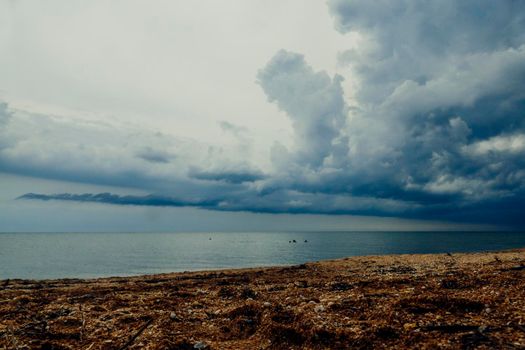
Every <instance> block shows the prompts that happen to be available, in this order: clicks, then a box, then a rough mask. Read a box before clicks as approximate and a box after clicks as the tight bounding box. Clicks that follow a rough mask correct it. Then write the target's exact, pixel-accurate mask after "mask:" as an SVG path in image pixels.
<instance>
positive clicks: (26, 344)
mask: <svg viewBox="0 0 525 350" xmlns="http://www.w3.org/2000/svg"><path fill="white" fill-rule="evenodd" d="M348 348H351V349H372V348H373V349H404V348H413V349H525V250H524V249H521V250H512V251H504V252H490V253H472V254H430V255H389V256H366V257H353V258H347V259H341V260H332V261H322V262H314V263H308V264H304V265H297V266H289V267H272V268H257V269H240V270H221V271H211V272H187V273H173V274H162V275H150V276H138V277H115V278H102V279H89V280H79V279H64V280H45V281H33V280H3V281H0V349H91V350H96V349H348Z"/></svg>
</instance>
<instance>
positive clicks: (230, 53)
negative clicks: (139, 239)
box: [0, 0, 525, 231]
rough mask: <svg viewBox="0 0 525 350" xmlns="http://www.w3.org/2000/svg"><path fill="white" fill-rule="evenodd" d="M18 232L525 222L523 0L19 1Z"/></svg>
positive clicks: (6, 96) (7, 71) (13, 110)
mask: <svg viewBox="0 0 525 350" xmlns="http://www.w3.org/2000/svg"><path fill="white" fill-rule="evenodd" d="M0 77H1V78H0V231H54V230H60V231H67V230H73V231H104V230H107V231H114V230H115V231H125V230H146V231H147V230H163V231H165V230H176V231H200V230H221V231H225V230H263V231H264V230H293V229H297V230H302V229H327V230H328V229H329V230H332V229H333V230H343V229H349V230H361V229H378V230H385V229H400V230H404V229H415V230H420V229H492V228H505V229H509V228H510V229H519V228H523V227H525V218H524V216H523V209H522V208H523V207H524V204H525V157H524V156H525V108H524V107H525V4H524V3H522V2H520V1H513V0H500V1H491V0H464V1H452V0H439V1H438V0H436V1H430V0H428V1H420V0H399V1H387V0H385V1H373V2H372V1H368V0H354V1H343V0H329V1H327V2H322V1H317V0H311V1H305V0H297V1H288V0H286V1H282V0H281V1H262V0H261V1H245V0H242V1H241V0H239V1H233V0H232V1H222V2H216V1H148V2H146V1H102V0H101V1H96V0H93V1H89V2H84V1H82V2H81V1H70V0H63V1H46V2H34V1H7V0H5V1H1V0H0Z"/></svg>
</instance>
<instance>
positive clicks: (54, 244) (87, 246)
mask: <svg viewBox="0 0 525 350" xmlns="http://www.w3.org/2000/svg"><path fill="white" fill-rule="evenodd" d="M292 240H296V241H297V243H289V241H292ZM305 240H307V241H308V242H305ZM518 247H525V233H520V232H272V233H259V232H257V233H255V232H253V233H0V279H7V278H32V279H44V278H65V277H83V278H86V277H102V276H129V275H140V274H153V273H162V272H173V271H191V270H208V269H220V268H232V267H253V266H271V265H286V264H299V263H303V262H307V261H316V260H322V259H333V258H341V257H346V256H356V255H372V254H374V255H375V254H400V253H443V252H473V251H486V250H499V249H509V248H518Z"/></svg>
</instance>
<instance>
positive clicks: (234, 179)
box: [189, 169, 266, 184]
mask: <svg viewBox="0 0 525 350" xmlns="http://www.w3.org/2000/svg"><path fill="white" fill-rule="evenodd" d="M189 176H190V177H191V178H194V179H198V180H206V181H223V182H227V183H232V184H241V183H244V182H254V181H258V180H262V179H264V178H265V177H266V176H265V175H264V174H263V173H262V172H260V171H257V170H242V169H239V170H230V171H228V170H222V171H211V170H210V171H202V170H197V169H192V170H191V171H190V172H189Z"/></svg>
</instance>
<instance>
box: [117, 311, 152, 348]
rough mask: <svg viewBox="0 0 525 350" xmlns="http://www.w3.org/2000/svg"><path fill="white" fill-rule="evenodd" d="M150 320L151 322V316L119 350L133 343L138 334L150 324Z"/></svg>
mask: <svg viewBox="0 0 525 350" xmlns="http://www.w3.org/2000/svg"><path fill="white" fill-rule="evenodd" d="M151 322H153V318H150V319H149V320H147V321H146V323H144V324H143V325H142V326H141V327H140V328H139V330H138V331H137V332H136V333H135V334H134V335H133V336H132V337H131V338H130V339H129V340H128V341H127V342H126V344H124V345H122V346H121V347H120V348H119V350H125V349H127V348H128V347H129V346H130V345H131V344H133V342H134V341H135V339H137V338H138V336H139V335H140V334H141V333H142V332H144V330H145V329H146V328H147V327H148V326H149V325H150V324H151Z"/></svg>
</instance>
